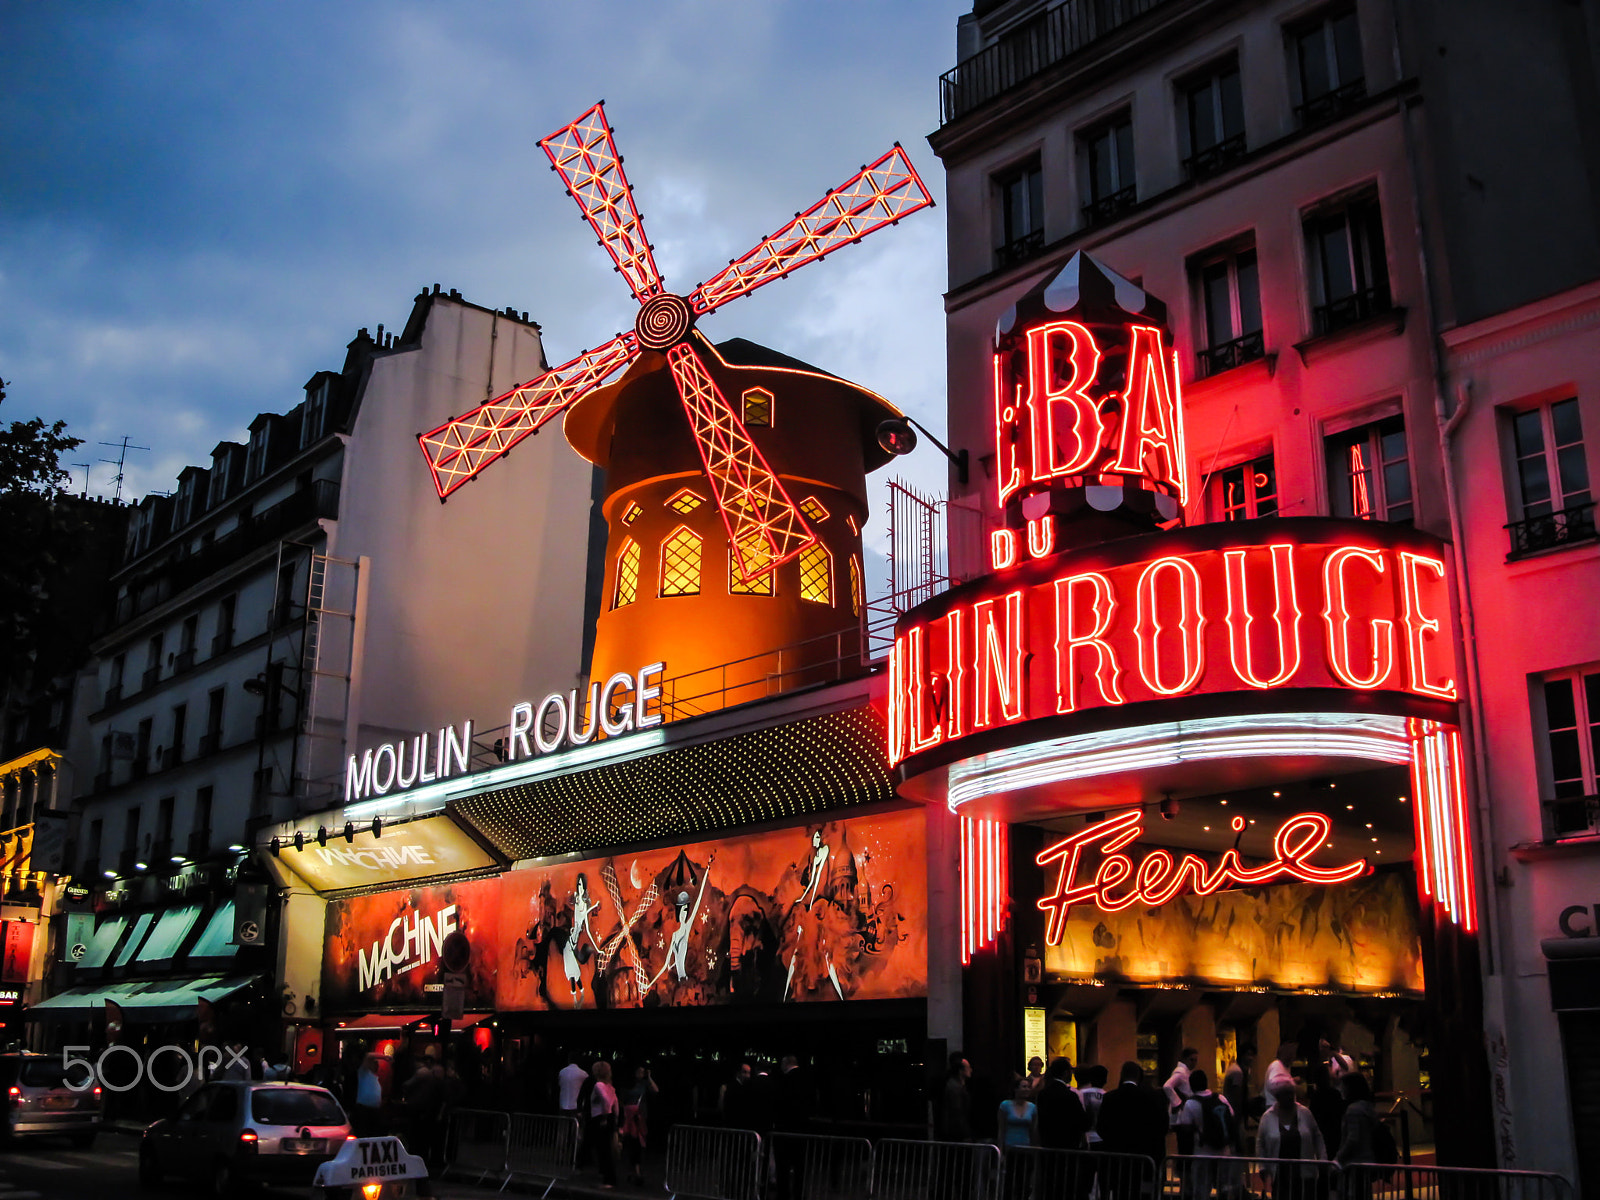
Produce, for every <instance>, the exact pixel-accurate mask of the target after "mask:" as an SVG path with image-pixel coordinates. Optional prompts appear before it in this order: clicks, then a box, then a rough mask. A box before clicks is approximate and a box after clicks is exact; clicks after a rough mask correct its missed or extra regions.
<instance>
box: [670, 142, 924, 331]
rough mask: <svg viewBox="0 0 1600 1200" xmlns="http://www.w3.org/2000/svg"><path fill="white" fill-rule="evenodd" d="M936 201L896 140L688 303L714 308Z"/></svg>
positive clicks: (698, 310) (703, 308) (699, 311)
mask: <svg viewBox="0 0 1600 1200" xmlns="http://www.w3.org/2000/svg"><path fill="white" fill-rule="evenodd" d="M932 204H933V197H932V196H930V195H929V194H928V189H927V188H926V187H924V186H923V183H922V177H921V176H920V175H918V174H917V169H916V168H915V167H913V166H912V165H911V160H910V159H909V158H907V157H906V152H905V151H904V150H902V149H901V148H900V144H899V143H898V142H896V143H895V147H894V149H893V150H891V151H889V153H887V154H885V155H884V156H883V157H882V158H880V159H879V160H878V161H877V162H875V163H873V164H872V165H871V166H870V167H862V168H861V170H860V172H859V173H858V174H857V175H856V176H855V177H854V178H853V179H851V180H849V181H848V182H847V183H844V184H842V185H841V186H839V187H837V188H834V189H833V190H832V191H831V192H829V193H828V194H827V195H826V196H824V197H823V198H822V199H821V200H818V201H817V202H816V203H815V204H813V205H812V206H811V207H810V208H808V209H806V211H805V212H803V213H796V214H795V218H794V220H792V221H790V222H789V223H788V224H787V225H785V226H784V227H783V228H782V229H780V230H778V232H777V233H774V234H772V235H770V236H768V237H765V238H763V239H762V240H761V242H760V243H759V244H758V245H757V246H756V247H755V248H754V249H752V250H750V251H749V252H748V253H746V254H745V255H744V257H743V258H736V259H734V260H733V262H731V263H729V264H728V266H727V267H726V269H724V270H722V271H719V272H717V274H715V275H713V276H712V277H711V278H710V279H708V280H706V281H705V282H704V283H702V284H701V285H700V286H699V287H697V288H695V290H694V291H692V292H690V293H689V296H688V300H689V303H690V305H692V306H693V308H694V311H695V312H696V314H700V315H703V314H705V313H708V312H714V311H715V310H717V309H718V308H720V307H722V306H723V305H724V304H726V303H727V302H728V301H729V300H737V299H738V298H739V297H740V296H743V295H747V294H748V293H750V292H753V291H755V290H756V288H758V287H760V286H761V285H762V284H764V283H771V282H772V281H773V280H774V279H781V278H782V277H783V276H785V275H787V274H788V273H789V272H790V271H792V270H794V269H795V268H796V267H803V266H805V265H806V264H807V263H809V262H815V261H816V260H817V259H819V258H821V257H822V256H823V255H825V254H831V253H833V251H835V250H837V249H839V247H841V246H845V245H848V244H850V243H851V242H858V241H860V240H861V239H862V238H864V237H866V236H867V234H869V233H874V232H876V231H877V230H879V229H882V228H883V227H884V226H885V225H893V224H894V223H895V222H896V221H898V220H900V218H901V217H905V216H909V215H910V214H911V213H914V212H916V211H917V210H918V209H922V208H927V207H929V206H930V205H932Z"/></svg>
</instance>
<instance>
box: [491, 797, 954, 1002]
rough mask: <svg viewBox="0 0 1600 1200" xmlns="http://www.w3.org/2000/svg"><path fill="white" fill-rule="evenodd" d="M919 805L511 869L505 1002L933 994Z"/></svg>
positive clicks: (506, 895)
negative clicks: (910, 809)
mask: <svg viewBox="0 0 1600 1200" xmlns="http://www.w3.org/2000/svg"><path fill="white" fill-rule="evenodd" d="M923 828H924V827H923V817H922V814H921V813H920V812H903V813H892V814H889V815H886V816H881V817H865V818H858V819H855V820H849V821H829V822H825V823H822V824H819V825H808V826H798V827H795V828H792V829H786V830H780V831H777V832H768V833H759V834H751V835H748V836H743V837H735V838H728V839H724V840H720V841H716V842H706V843H698V844H695V845H688V846H681V847H670V848H667V849H662V850H650V851H643V852H640V853H638V854H618V855H615V856H609V857H605V858H595V859H586V860H583V861H578V862H567V863H560V864H557V865H553V866H546V867H534V868H529V869H525V870H521V871H515V872H512V873H510V874H508V875H505V876H503V877H502V880H503V893H502V901H503V909H502V915H501V928H502V930H503V935H504V936H503V943H504V946H505V950H506V956H505V959H504V960H503V961H502V964H501V971H500V979H499V989H498V999H499V1007H500V1008H501V1009H502V1010H515V1009H579V1008H664V1007H693V1006H702V1005H721V1004H743V1003H766V1004H774V1003H799V1002H806V1001H830V1000H859V999H875V1000H876V999H887V998H894V997H902V996H922V995H925V994H926V993H927V945H926V932H925V925H924V918H923V914H924V911H925V908H926V893H927V888H926V882H925V879H926V867H925V858H924V838H923Z"/></svg>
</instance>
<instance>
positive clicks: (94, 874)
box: [73, 855, 100, 880]
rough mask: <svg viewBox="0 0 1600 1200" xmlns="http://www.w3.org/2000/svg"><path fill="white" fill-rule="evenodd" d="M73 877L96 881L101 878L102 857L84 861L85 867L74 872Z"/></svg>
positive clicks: (97, 856)
mask: <svg viewBox="0 0 1600 1200" xmlns="http://www.w3.org/2000/svg"><path fill="white" fill-rule="evenodd" d="M73 877H74V878H75V879H79V880H94V879H99V878H100V856H99V855H96V856H95V857H93V858H86V859H84V860H83V866H82V867H80V868H79V869H78V870H76V871H74V872H73Z"/></svg>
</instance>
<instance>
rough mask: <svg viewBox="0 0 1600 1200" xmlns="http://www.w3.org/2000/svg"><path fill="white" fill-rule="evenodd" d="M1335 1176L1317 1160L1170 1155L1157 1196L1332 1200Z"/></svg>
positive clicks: (1203, 1199) (1187, 1199)
mask: <svg viewBox="0 0 1600 1200" xmlns="http://www.w3.org/2000/svg"><path fill="white" fill-rule="evenodd" d="M1338 1176H1339V1168H1338V1167H1336V1166H1334V1164H1333V1163H1331V1162H1327V1161H1324V1160H1321V1159H1312V1158H1248V1157H1245V1156H1244V1155H1237V1156H1236V1155H1231V1154H1229V1155H1218V1154H1174V1155H1169V1156H1168V1158H1167V1160H1166V1174H1165V1176H1164V1178H1163V1179H1162V1185H1161V1195H1163V1196H1176V1197H1179V1200H1210V1198H1211V1197H1212V1196H1217V1197H1227V1198H1241V1197H1256V1196H1260V1197H1270V1198H1271V1200H1330V1198H1331V1197H1334V1196H1336V1195H1337V1192H1336V1188H1337V1186H1338ZM1417 1200H1423V1198H1421V1197H1418V1198H1417Z"/></svg>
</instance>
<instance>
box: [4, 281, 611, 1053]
mask: <svg viewBox="0 0 1600 1200" xmlns="http://www.w3.org/2000/svg"><path fill="white" fill-rule="evenodd" d="M544 365H545V363H544V354H543V348H542V345H541V342H540V338H539V329H538V326H537V325H536V324H534V323H533V322H531V321H530V320H529V319H528V317H527V314H526V313H520V314H519V313H515V312H512V311H510V310H503V311H494V310H490V309H485V308H482V307H480V306H478V305H474V304H471V303H469V302H468V301H466V300H464V299H462V297H461V296H460V295H459V294H458V293H456V292H449V293H445V292H442V291H440V290H439V289H438V288H437V287H435V289H434V290H432V291H424V292H423V293H422V294H421V295H419V296H418V297H417V298H416V301H415V303H414V306H413V308H412V312H411V314H410V317H409V319H408V321H407V323H406V325H405V327H404V328H403V329H402V330H401V331H400V332H399V333H393V332H390V333H385V332H384V329H383V327H382V326H379V327H378V330H377V334H376V336H372V335H370V334H369V333H368V332H367V331H366V330H362V331H361V332H360V333H358V334H357V336H356V338H355V339H354V340H353V341H351V343H350V344H349V346H348V348H347V352H346V356H345V360H344V363H343V365H342V367H341V368H340V369H338V370H326V371H318V372H316V373H315V374H314V375H313V376H312V377H311V378H310V380H308V382H307V383H306V385H305V392H304V398H303V399H302V400H301V401H300V402H299V403H297V404H296V405H294V406H293V407H292V408H290V409H288V410H287V411H286V412H283V413H262V414H260V415H259V416H257V417H256V419H255V420H254V421H252V422H251V423H250V426H249V429H248V434H247V436H246V437H243V438H241V439H240V440H239V441H238V442H231V441H230V442H223V443H222V444H220V445H218V446H217V447H216V449H215V451H214V452H213V454H212V457H211V461H210V464H209V465H208V466H190V467H187V468H185V469H184V470H183V471H182V472H181V473H180V475H179V477H178V479H177V481H176V488H175V490H174V492H173V493H172V494H171V495H170V496H160V495H151V496H148V497H146V498H145V499H144V500H143V501H141V502H140V503H139V504H137V505H136V506H134V508H133V510H132V513H131V517H130V520H129V523H128V529H127V538H126V544H125V554H124V560H123V562H122V564H121V566H120V568H119V569H118V570H117V572H116V573H115V575H114V577H113V584H114V586H115V588H116V597H115V607H114V611H113V612H112V613H111V614H110V618H109V622H108V626H107V628H106V629H105V630H104V632H103V633H102V634H101V636H99V637H98V639H97V640H96V641H95V643H94V645H93V654H94V660H93V663H92V665H91V668H90V669H89V671H88V672H87V673H86V675H85V677H84V678H83V680H82V682H81V684H80V688H81V691H82V692H83V693H84V694H83V695H82V696H81V697H80V705H79V707H80V709H81V710H82V711H83V712H84V713H85V714H86V715H85V716H84V717H83V718H82V719H81V720H80V721H79V722H78V723H77V725H76V727H75V732H74V735H73V740H74V741H75V742H76V747H75V750H74V753H75V754H76V755H78V756H81V757H82V758H83V759H84V760H85V761H88V762H92V763H94V764H95V768H94V774H93V775H92V777H91V778H90V779H89V780H88V781H83V780H80V784H83V783H85V782H86V784H87V786H80V789H79V792H78V795H77V798H76V808H77V809H78V813H79V826H78V833H77V839H76V845H75V852H74V871H73V873H74V876H75V878H76V880H77V881H78V882H79V883H80V884H82V885H86V886H89V887H91V888H92V889H93V894H94V901H95V908H96V911H97V913H98V914H99V920H98V923H97V925H96V927H95V929H94V932H93V935H92V937H90V938H89V939H88V940H87V941H86V943H85V944H84V948H83V950H82V952H81V953H80V954H79V955H78V957H77V959H76V961H75V963H74V965H72V966H70V967H68V968H67V969H66V971H65V972H64V975H66V976H67V977H66V978H63V979H61V980H59V981H58V982H59V983H60V985H61V986H60V987H59V988H58V991H57V994H56V995H54V996H52V997H51V998H50V999H49V1000H46V1001H45V1002H44V1003H42V1004H40V1005H36V1006H34V1016H35V1017H36V1018H38V1019H39V1020H40V1021H43V1022H50V1021H57V1022H81V1021H84V1020H87V1019H89V1018H90V1016H91V1014H92V1013H93V1012H95V1011H98V1010H100V1009H101V1008H103V1002H104V1001H105V1000H106V999H108V998H109V999H114V1000H116V1001H117V1002H118V1003H119V1004H121V1005H122V1007H123V1010H124V1012H125V1013H126V1014H127V1015H128V1019H129V1020H130V1021H138V1020H140V1019H141V1017H140V1013H141V1012H143V1011H144V1010H148V1013H147V1015H146V1016H145V1017H144V1018H143V1019H145V1020H147V1021H148V1020H155V1019H157V1018H158V1017H159V1019H162V1020H171V1019H174V1018H173V1012H175V1011H179V1010H181V1011H182V1012H183V1013H185V1014H187V1016H186V1018H185V1019H194V1014H195V1004H194V999H193V997H190V998H189V999H188V1000H187V1001H186V1002H180V1003H178V1004H177V1006H176V1008H174V1004H173V1003H172V997H171V996H163V995H159V994H157V993H156V992H153V991H152V990H151V989H150V988H147V987H144V986H143V983H144V982H145V981H146V978H147V977H159V978H162V979H166V980H169V981H171V982H173V983H174V986H176V984H177V983H179V982H183V983H184V984H185V986H188V987H189V988H190V990H191V991H193V992H194V993H195V995H197V996H199V997H200V998H203V999H206V1000H208V1001H212V1002H215V1003H218V1004H221V1003H223V1002H225V1001H227V1000H229V998H230V997H231V998H233V999H234V1000H235V1001H236V1007H238V1008H240V1009H241V1010H243V1009H248V1010H249V1011H250V1012H251V1013H252V1014H254V1016H252V1017H251V1018H250V1019H251V1020H261V1021H271V1022H274V1023H275V1022H276V1021H277V1020H278V1019H279V1018H280V1017H283V1016H289V1017H293V1016H295V1015H297V1013H298V1012H299V1011H300V1009H299V1006H300V1005H301V1004H302V1003H303V999H304V997H303V995H301V996H298V997H297V996H296V995H293V994H289V993H282V994H280V992H282V988H281V966H282V964H281V963H279V962H278V961H277V958H276V946H277V937H276V934H277V929H278V925H279V921H280V916H281V912H280V907H279V904H278V903H277V902H273V903H270V904H269V903H268V901H267V899H266V898H267V896H268V894H269V892H268V888H267V887H266V876H265V875H264V874H261V873H260V871H259V866H258V865H257V864H255V863H253V861H252V858H251V851H252V849H253V848H254V847H255V844H256V841H257V840H258V839H257V836H256V835H257V833H258V831H259V830H261V829H263V828H264V827H265V826H266V825H268V824H269V823H271V822H274V821H281V820H284V819H290V818H293V817H294V816H296V815H298V814H300V813H302V812H307V811H312V810H314V809H320V808H325V807H327V805H328V804H329V803H331V802H333V801H334V800H336V799H337V798H338V797H339V796H340V795H341V794H342V788H343V782H344V761H345V748H346V745H347V744H350V745H354V744H356V743H357V742H358V741H360V740H363V739H369V740H373V741H383V740H389V739H393V738H397V737H409V736H410V735H412V734H418V733H421V732H423V731H434V730H437V728H438V727H440V726H441V725H447V724H448V725H452V726H459V725H460V724H461V722H462V721H463V720H467V719H473V720H476V721H477V724H478V727H479V728H481V729H489V728H492V727H493V726H494V725H495V724H497V723H503V720H504V718H503V716H501V715H500V713H499V711H498V709H496V710H495V711H493V712H477V711H474V710H473V709H472V708H471V707H469V706H468V705H467V704H466V702H465V700H464V698H463V696H462V695H461V694H460V689H459V688H455V687H453V683H452V681H453V678H454V675H455V673H456V671H457V670H458V669H459V667H460V664H461V663H462V662H464V661H465V662H470V663H471V664H473V667H472V672H473V674H474V675H475V676H476V677H477V678H478V679H480V680H482V681H485V683H486V687H485V694H488V695H491V696H504V697H505V698H506V706H507V707H508V708H509V705H510V703H512V702H514V701H515V700H516V699H520V698H521V697H522V696H523V694H524V693H533V692H535V691H544V690H548V689H550V688H552V687H563V686H572V684H573V683H574V681H575V680H576V678H577V677H578V675H579V674H580V673H581V671H582V669H583V666H584V664H583V662H582V661H581V654H582V648H583V646H584V638H583V635H582V632H581V631H582V628H583V614H584V605H585V598H586V561H587V548H588V540H589V536H590V529H589V523H590V512H589V508H590V505H589V497H590V493H591V470H590V468H589V467H588V466H587V464H584V463H583V461H582V460H581V459H579V458H578V457H577V456H576V455H574V454H572V453H571V451H570V450H569V449H568V448H567V447H566V445H565V444H564V443H562V442H560V441H559V440H558V439H550V438H545V439H540V440H539V441H538V442H535V443H532V444H530V445H529V446H528V447H527V448H525V449H524V450H523V452H522V453H520V454H519V456H518V458H519V462H518V463H516V464H513V465H512V466H511V467H509V468H506V469H502V470H500V471H497V472H495V473H494V478H493V479H492V480H489V481H486V482H485V483H484V484H483V485H481V487H482V491H481V492H480V495H481V496H483V497H484V498H485V499H486V500H488V501H491V502H492V507H493V510H494V511H496V512H499V513H503V514H505V518H506V519H505V520H504V521H496V522H489V523H486V522H484V521H483V520H482V517H481V512H482V510H479V511H478V512H477V513H473V512H469V511H467V510H465V509H464V508H462V507H460V506H455V507H446V508H443V509H441V507H440V505H439V503H438V500H437V497H436V495H435V493H434V491H433V488H432V485H431V483H430V480H429V474H428V466H427V463H426V461H425V459H424V458H423V456H422V454H421V451H420V450H419V448H418V445H417V441H416V435H417V432H418V430H421V429H426V428H431V427H433V426H434V425H436V424H438V423H439V422H440V421H441V420H443V419H445V418H446V417H448V416H450V415H452V414H454V413H457V412H460V411H463V410H465V409H467V408H471V407H473V406H474V405H476V404H478V403H481V402H482V401H483V399H484V398H485V396H486V395H495V394H499V393H500V392H501V391H504V390H506V389H507V388H509V387H511V386H513V385H514V384H516V383H519V382H522V381H523V380H525V379H527V378H529V377H531V376H533V375H536V374H538V373H539V371H540V370H541V369H543V367H544ZM517 468H520V469H517ZM272 894H273V895H276V893H272ZM277 899H278V901H281V902H282V903H283V904H287V903H288V902H289V901H288V899H287V898H284V897H281V896H279V897H278V898H277ZM251 1032H252V1033H255V1027H251ZM258 1036H264V1037H266V1039H267V1041H266V1042H265V1043H263V1044H267V1043H270V1042H275V1041H276V1040H277V1036H276V1027H275V1024H274V1026H273V1028H272V1029H270V1030H266V1029H263V1030H262V1031H261V1033H260V1034H259V1035H258Z"/></svg>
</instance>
